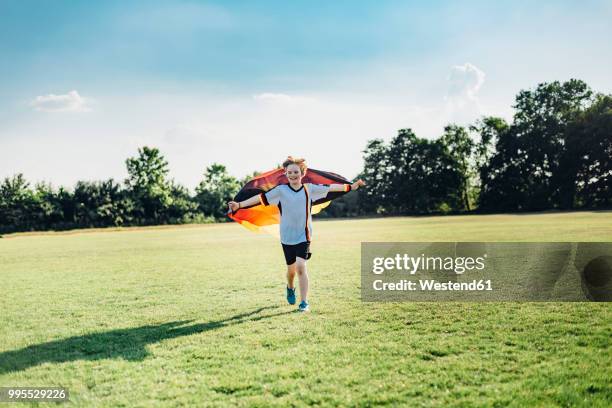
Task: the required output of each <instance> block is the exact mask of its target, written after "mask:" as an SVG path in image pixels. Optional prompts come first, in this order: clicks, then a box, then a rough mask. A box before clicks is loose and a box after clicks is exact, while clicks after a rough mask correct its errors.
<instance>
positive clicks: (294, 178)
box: [285, 164, 304, 184]
mask: <svg viewBox="0 0 612 408" xmlns="http://www.w3.org/2000/svg"><path fill="white" fill-rule="evenodd" d="M285 176H287V180H289V183H290V184H298V183H300V182H301V181H302V177H303V176H304V175H303V174H302V171H301V170H300V166H298V165H297V164H290V165H288V166H287V167H285Z"/></svg>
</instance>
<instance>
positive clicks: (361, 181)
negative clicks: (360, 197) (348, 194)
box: [351, 179, 366, 190]
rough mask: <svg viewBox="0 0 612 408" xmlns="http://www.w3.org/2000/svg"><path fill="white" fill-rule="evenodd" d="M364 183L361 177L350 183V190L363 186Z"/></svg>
mask: <svg viewBox="0 0 612 408" xmlns="http://www.w3.org/2000/svg"><path fill="white" fill-rule="evenodd" d="M365 185H366V183H365V181H363V180H362V179H359V180H357V181H356V182H354V183H353V184H351V190H357V189H358V188H359V187H361V186H365Z"/></svg>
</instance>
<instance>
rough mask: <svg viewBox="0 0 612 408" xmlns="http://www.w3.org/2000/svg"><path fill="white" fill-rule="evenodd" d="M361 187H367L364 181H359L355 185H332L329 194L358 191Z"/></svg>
mask: <svg viewBox="0 0 612 408" xmlns="http://www.w3.org/2000/svg"><path fill="white" fill-rule="evenodd" d="M361 186H365V183H364V181H363V180H362V179H359V180H357V181H356V182H354V183H353V184H330V185H329V192H330V193H334V192H348V191H353V190H357V189H358V188H359V187H361Z"/></svg>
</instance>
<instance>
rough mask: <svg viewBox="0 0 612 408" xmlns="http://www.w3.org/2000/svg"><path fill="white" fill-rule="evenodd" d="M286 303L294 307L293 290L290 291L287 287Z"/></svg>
mask: <svg viewBox="0 0 612 408" xmlns="http://www.w3.org/2000/svg"><path fill="white" fill-rule="evenodd" d="M287 302H289V304H290V305H295V288H293V289H291V288H290V287H289V286H287Z"/></svg>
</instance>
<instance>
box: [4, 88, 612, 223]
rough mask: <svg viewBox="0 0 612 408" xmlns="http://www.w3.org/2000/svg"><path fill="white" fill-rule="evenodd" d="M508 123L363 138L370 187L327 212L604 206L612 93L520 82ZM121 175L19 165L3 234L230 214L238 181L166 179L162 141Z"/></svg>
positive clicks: (7, 194) (610, 195) (609, 197)
mask: <svg viewBox="0 0 612 408" xmlns="http://www.w3.org/2000/svg"><path fill="white" fill-rule="evenodd" d="M513 107H514V110H515V114H514V117H513V120H512V122H511V123H508V122H507V121H505V120H504V119H502V118H499V117H493V116H491V117H483V118H481V119H479V120H478V121H476V122H475V123H474V124H472V125H470V126H459V125H456V124H449V125H448V126H446V127H445V129H444V132H443V133H442V135H441V136H440V137H438V138H436V139H426V138H422V137H418V136H417V135H416V134H415V133H414V132H413V131H412V130H411V129H401V130H399V132H398V134H397V135H396V136H395V137H394V138H392V139H391V140H390V141H389V142H385V141H384V140H383V139H373V140H370V141H368V143H367V145H366V147H365V150H364V151H363V153H364V156H363V159H364V166H363V170H362V172H361V174H360V175H359V177H361V178H363V179H364V180H365V181H366V183H367V188H364V189H360V190H359V191H358V193H357V194H347V195H345V196H343V197H341V198H340V199H337V200H335V201H334V202H333V203H332V205H331V206H330V207H329V208H328V209H327V210H326V211H324V212H323V213H322V215H323V216H325V217H341V216H354V215H373V214H380V215H409V214H431V213H456V212H470V211H484V212H501V211H538V210H545V209H579V208H590V209H596V208H610V207H611V206H612V95H604V94H601V93H595V92H593V91H592V90H591V89H590V88H589V87H588V85H587V84H586V83H584V82H583V81H580V80H575V79H572V80H569V81H567V82H563V83H561V82H557V81H556V82H550V83H543V84H540V85H538V86H537V87H536V88H535V89H533V90H523V91H521V92H519V94H518V95H517V96H516V99H515V104H514V105H513ZM125 163H126V169H127V174H128V177H127V178H126V179H125V180H124V182H123V183H119V182H117V181H115V180H113V179H109V180H104V181H79V182H77V183H76V185H75V186H74V188H73V189H66V188H64V187H59V188H54V187H52V186H51V185H50V184H48V183H37V184H35V185H34V186H32V185H30V183H29V182H28V181H27V180H26V179H25V177H24V176H23V174H17V175H14V176H12V177H7V178H5V179H4V180H3V181H2V183H1V184H0V233H1V232H14V231H31V230H48V229H70V228H87V227H106V226H129V225H158V224H181V223H205V222H215V221H221V220H227V218H226V216H225V211H226V202H227V201H228V200H229V199H231V198H233V197H234V195H235V194H236V193H237V192H238V190H239V189H240V186H241V185H243V184H244V183H246V181H248V180H249V179H250V178H252V177H253V176H255V175H256V174H257V173H253V174H251V175H248V176H246V177H244V178H243V179H242V180H239V179H237V178H235V177H233V176H231V175H229V174H228V172H227V169H226V167H225V166H223V165H222V164H218V163H215V164H212V165H211V166H209V167H208V168H206V170H205V172H204V174H203V179H202V181H201V182H200V183H199V185H198V186H197V187H196V189H195V194H192V193H190V191H189V190H188V189H187V188H186V187H184V186H182V185H180V184H178V183H176V182H175V181H174V180H172V179H170V178H169V177H168V175H169V168H168V162H167V161H166V159H165V158H164V157H163V155H162V154H161V152H160V151H159V149H157V148H151V147H142V148H140V149H138V154H137V156H135V157H130V158H128V159H127V160H126V162H125Z"/></svg>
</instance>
